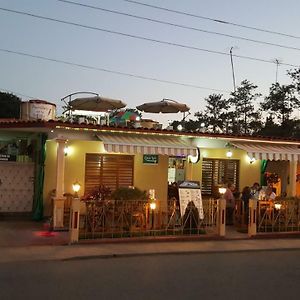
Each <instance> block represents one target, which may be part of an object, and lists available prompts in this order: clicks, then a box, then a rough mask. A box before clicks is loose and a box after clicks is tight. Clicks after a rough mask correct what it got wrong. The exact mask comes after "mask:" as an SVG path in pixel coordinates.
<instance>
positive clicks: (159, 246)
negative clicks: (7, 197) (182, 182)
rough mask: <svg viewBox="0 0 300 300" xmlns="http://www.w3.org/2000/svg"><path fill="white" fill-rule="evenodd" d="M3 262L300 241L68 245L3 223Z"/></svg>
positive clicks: (298, 242)
mask: <svg viewBox="0 0 300 300" xmlns="http://www.w3.org/2000/svg"><path fill="white" fill-rule="evenodd" d="M0 228H1V230H0V250H1V256H0V263H4V262H13V261H19V262H20V261H34V260H70V259H88V258H113V257H126V256H127V257H130V256H144V255H166V254H172V255H176V254H188V253H216V252H245V251H264V250H266V251H274V250H283V249H299V250H300V238H299V236H298V237H296V238H276V239H273V238H268V239H248V238H247V235H243V236H244V237H245V238H241V237H240V236H237V238H231V239H218V240H212V239H209V240H208V239H205V238H201V239H199V240H187V241H178V240H174V239H173V240H170V241H166V240H164V241H160V242H157V241H151V240H150V241H147V242H126V241H125V242H123V243H120V242H118V243H116V242H108V243H104V242H99V243H95V242H94V243H89V244H87V243H85V244H83V243H82V244H75V245H68V232H48V231H47V230H42V229H47V228H43V224H42V223H33V222H28V221H27V222H4V221H1V222H0Z"/></svg>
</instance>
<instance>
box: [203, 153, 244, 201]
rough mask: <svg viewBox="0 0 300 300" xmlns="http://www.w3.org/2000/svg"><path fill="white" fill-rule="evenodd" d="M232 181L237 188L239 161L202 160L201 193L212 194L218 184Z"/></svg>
mask: <svg viewBox="0 0 300 300" xmlns="http://www.w3.org/2000/svg"><path fill="white" fill-rule="evenodd" d="M228 182H232V183H234V184H235V185H236V188H237V190H238V189H239V161H238V160H233V159H209V158H204V159H203V162H202V194H203V195H210V196H211V195H213V194H214V192H215V191H216V189H217V188H218V187H219V186H220V185H224V184H226V183H228Z"/></svg>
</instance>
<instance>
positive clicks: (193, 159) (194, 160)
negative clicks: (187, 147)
mask: <svg viewBox="0 0 300 300" xmlns="http://www.w3.org/2000/svg"><path fill="white" fill-rule="evenodd" d="M199 160H200V149H199V148H198V147H197V154H196V156H193V155H189V156H188V161H189V162H190V163H193V164H196V163H197V162H198V161H199Z"/></svg>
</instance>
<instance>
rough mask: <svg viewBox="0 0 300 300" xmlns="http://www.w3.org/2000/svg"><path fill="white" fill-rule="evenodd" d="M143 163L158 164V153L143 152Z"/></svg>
mask: <svg viewBox="0 0 300 300" xmlns="http://www.w3.org/2000/svg"><path fill="white" fill-rule="evenodd" d="M143 164H149V165H157V164H158V155H156V154H144V155H143Z"/></svg>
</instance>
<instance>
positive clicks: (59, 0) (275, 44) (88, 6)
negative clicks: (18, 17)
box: [56, 0, 300, 51]
mask: <svg viewBox="0 0 300 300" xmlns="http://www.w3.org/2000/svg"><path fill="white" fill-rule="evenodd" d="M56 1H58V2H63V3H67V4H71V5H76V6H80V7H85V8H90V9H94V10H100V11H103V12H108V13H112V14H117V15H121V16H126V17H131V18H135V19H139V20H143V21H148V22H153V23H157V24H163V25H168V26H173V27H177V28H183V29H188V30H193V31H198V32H203V33H208V34H213V35H218V36H225V37H229V38H233V39H238V40H243V41H247V42H252V43H257V44H262V45H268V46H275V47H280V48H284V49H290V50H296V51H300V48H297V47H292V46H286V45H282V44H277V43H271V42H267V41H260V40H255V39H250V38H246V37H243V36H237V35H231V34H226V33H221V32H217V31H210V30H204V29H201V28H196V27H190V26H185V25H181V24H176V23H171V22H166V21H161V20H157V19H153V18H147V17H142V16H138V15H134V14H129V13H124V12H121V11H117V10H112V9H107V8H103V7H99V6H94V5H88V4H84V3H79V2H74V1H69V0H56Z"/></svg>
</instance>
